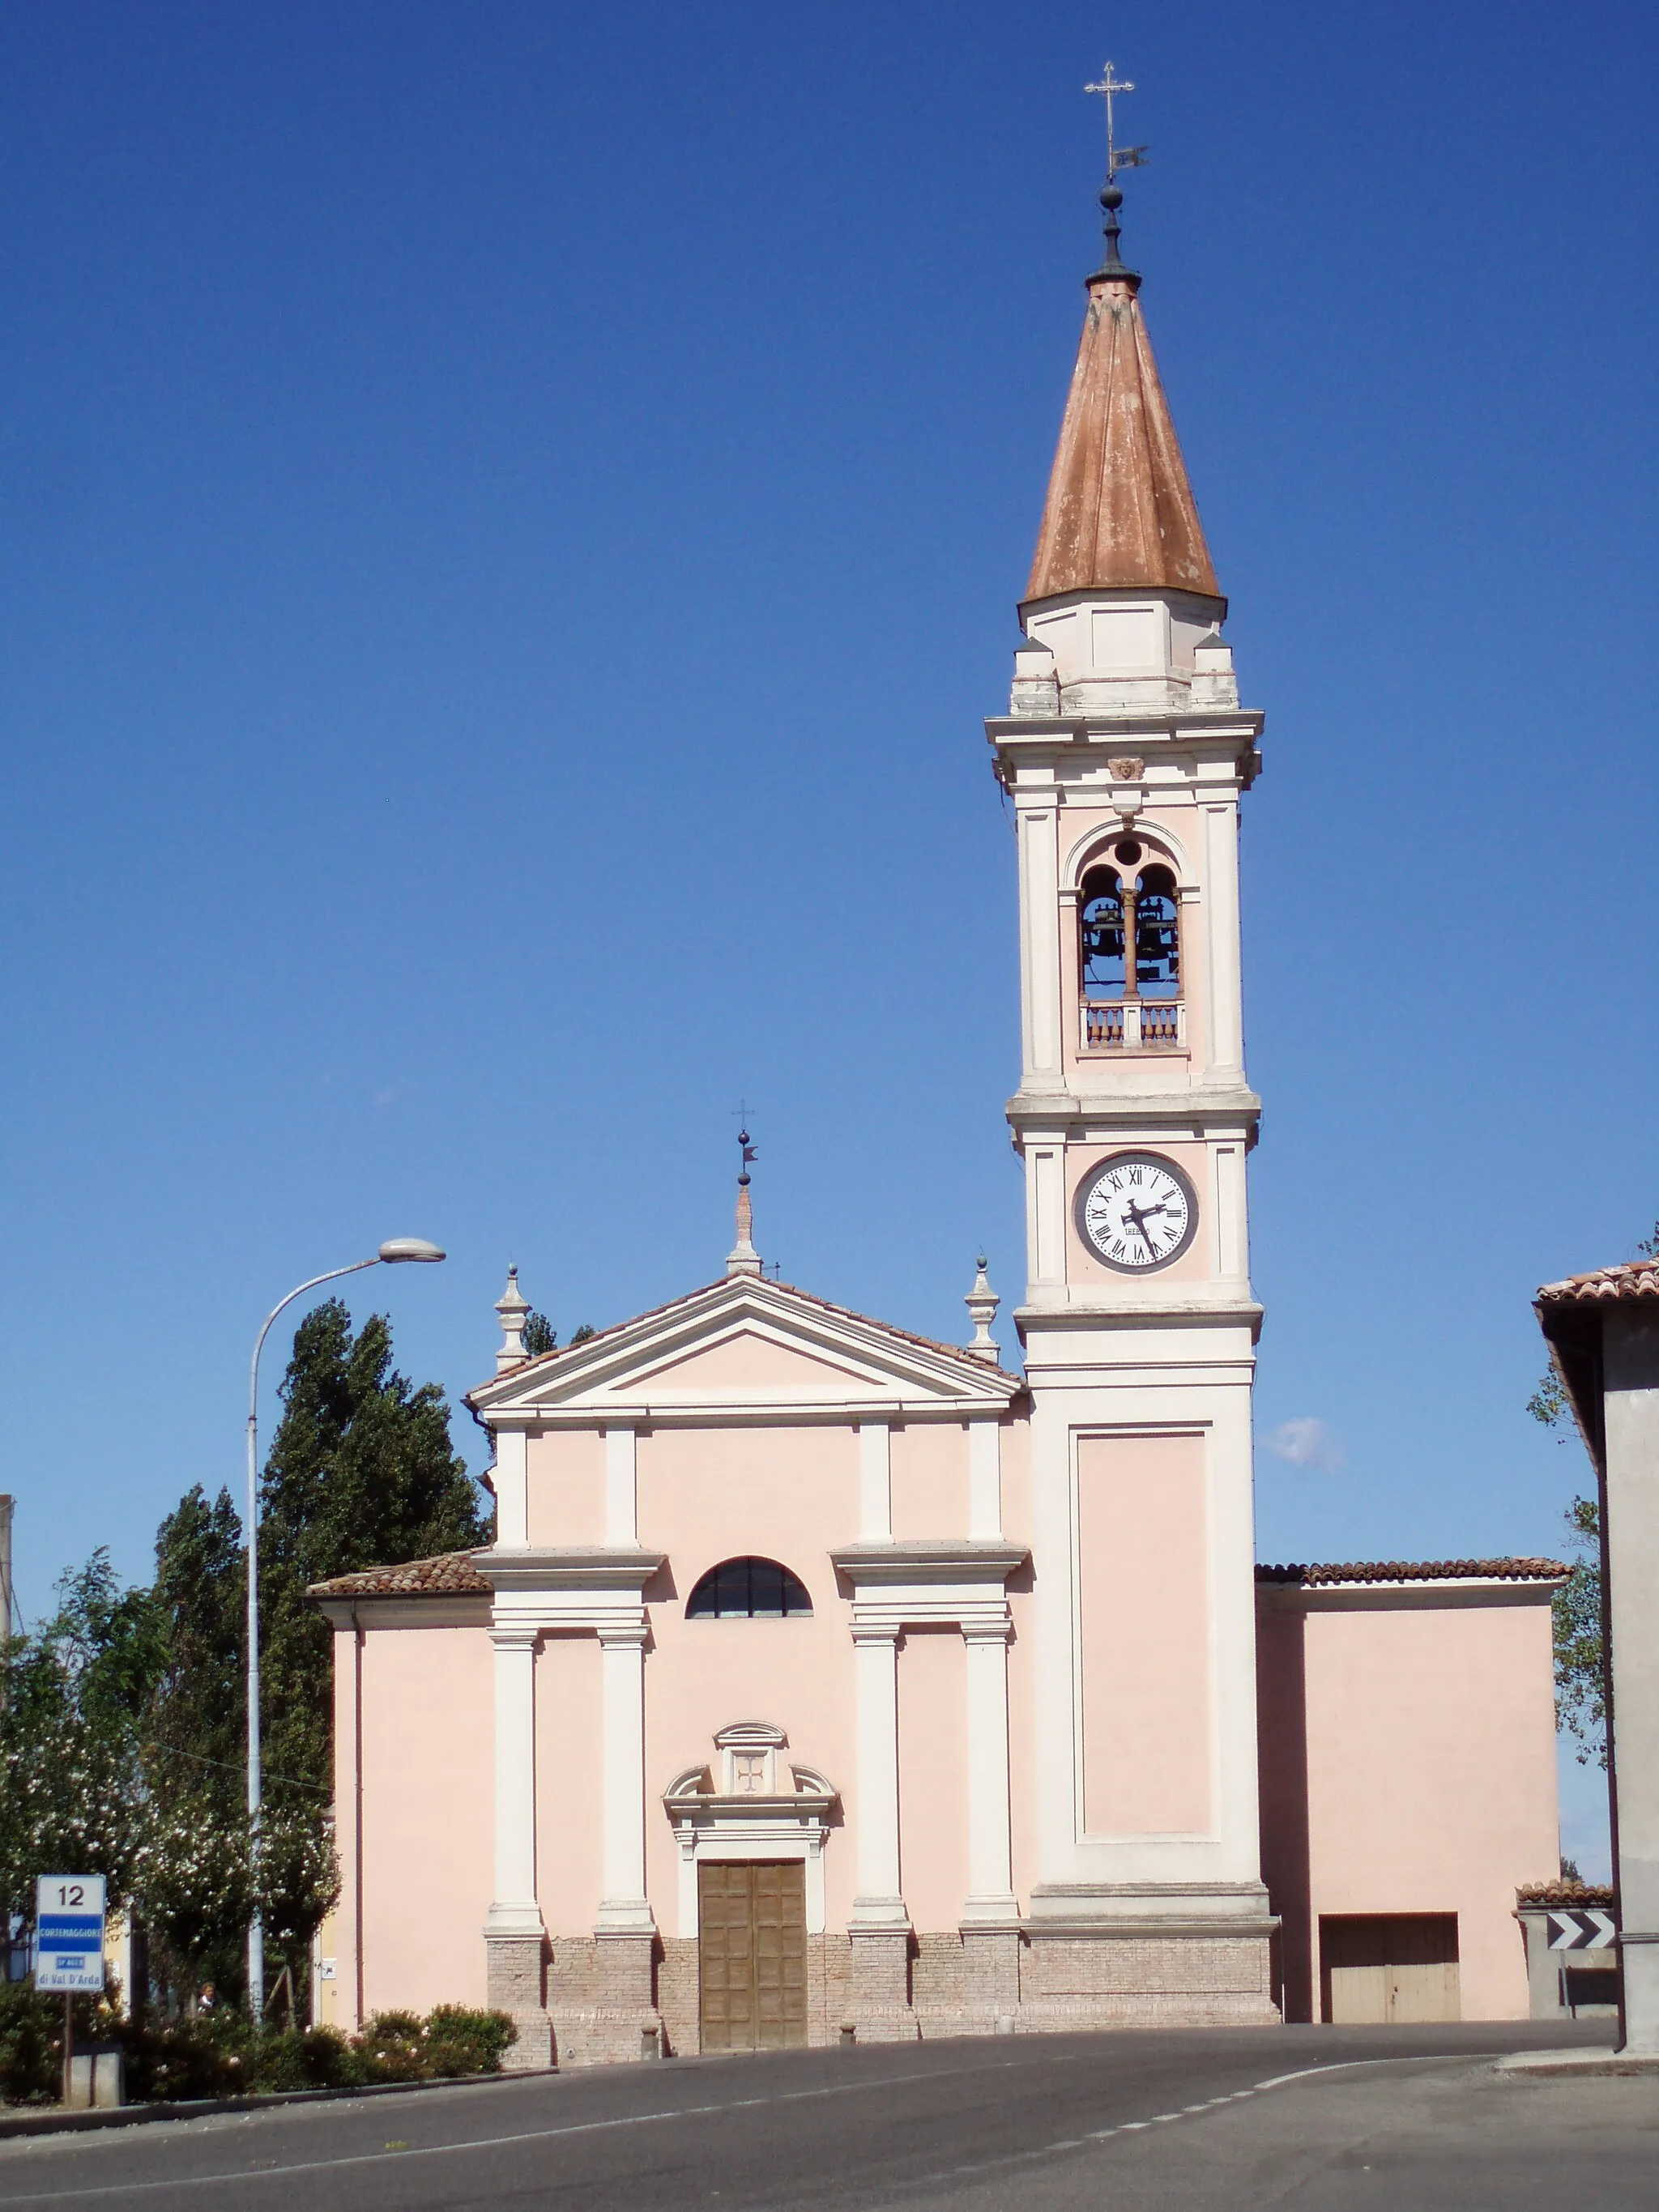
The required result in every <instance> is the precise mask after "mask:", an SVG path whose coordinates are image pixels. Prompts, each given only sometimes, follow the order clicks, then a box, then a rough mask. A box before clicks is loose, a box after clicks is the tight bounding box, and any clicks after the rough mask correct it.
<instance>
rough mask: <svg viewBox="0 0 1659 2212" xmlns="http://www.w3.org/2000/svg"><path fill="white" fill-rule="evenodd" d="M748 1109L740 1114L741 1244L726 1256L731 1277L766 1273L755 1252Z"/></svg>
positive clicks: (739, 1239)
mask: <svg viewBox="0 0 1659 2212" xmlns="http://www.w3.org/2000/svg"><path fill="white" fill-rule="evenodd" d="M748 1110H749V1109H748V1108H747V1107H740V1108H739V1109H738V1111H739V1112H740V1113H741V1114H743V1115H744V1117H745V1118H744V1121H743V1124H742V1126H741V1127H739V1129H738V1241H737V1243H735V1244H734V1245H733V1246H732V1249H731V1250H730V1251H729V1252H728V1253H727V1254H726V1273H727V1274H728V1275H758V1274H761V1273H763V1272H764V1270H763V1267H762V1264H761V1255H760V1254H759V1253H758V1252H757V1250H756V1249H755V1242H754V1228H755V1214H754V1208H753V1207H752V1206H750V1202H749V1169H750V1163H751V1162H752V1161H753V1160H754V1158H755V1147H754V1146H753V1145H751V1144H750V1141H749V1122H748V1120H747V1115H748Z"/></svg>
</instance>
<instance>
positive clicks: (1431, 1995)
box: [1319, 1912, 1463, 2025]
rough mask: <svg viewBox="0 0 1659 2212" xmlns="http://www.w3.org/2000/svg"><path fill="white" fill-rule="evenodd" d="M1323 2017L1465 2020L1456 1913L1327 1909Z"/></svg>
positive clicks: (1322, 1921)
mask: <svg viewBox="0 0 1659 2212" xmlns="http://www.w3.org/2000/svg"><path fill="white" fill-rule="evenodd" d="M1319 1981H1320V1994H1321V1998H1322V2003H1321V2006H1320V2017H1321V2018H1322V2019H1323V2020H1328V2021H1333V2022H1334V2023H1336V2024H1338V2025H1341V2024H1343V2023H1359V2022H1362V2021H1413V2020H1415V2021H1435V2020H1461V2019H1462V2016H1463V2015H1462V2001H1461V1998H1460V1996H1459V1993H1458V1986H1457V1915H1456V1914H1455V1912H1368V1913H1357V1912H1322V1913H1321V1914H1320V1916H1319Z"/></svg>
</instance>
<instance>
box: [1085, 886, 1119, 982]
mask: <svg viewBox="0 0 1659 2212" xmlns="http://www.w3.org/2000/svg"><path fill="white" fill-rule="evenodd" d="M1078 927H1079V931H1080V933H1081V942H1080V945H1079V953H1080V955H1081V960H1082V974H1083V995H1084V997H1085V999H1119V998H1121V997H1122V995H1123V884H1122V882H1121V878H1119V876H1118V872H1117V871H1116V869H1115V868H1091V869H1090V871H1089V872H1088V874H1087V875H1086V876H1085V878H1083V896H1082V898H1081V900H1080V901H1079V905H1078Z"/></svg>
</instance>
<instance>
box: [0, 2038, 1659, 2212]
mask: <svg viewBox="0 0 1659 2212" xmlns="http://www.w3.org/2000/svg"><path fill="white" fill-rule="evenodd" d="M1606 2039H1607V2038H1606V2035H1605V2033H1601V2034H1599V2035H1598V2034H1595V2033H1586V2032H1584V2031H1577V2032H1576V2033H1575V2031H1573V2030H1571V2029H1565V2030H1564V2029H1562V2028H1560V2027H1533V2026H1531V2025H1530V2024H1527V2023H1522V2024H1516V2023H1513V2022H1509V2023H1505V2024H1504V2025H1502V2026H1500V2027H1481V2026H1480V2025H1479V2024H1464V2025H1460V2026H1457V2027H1443V2028H1279V2029H1263V2030H1256V2029H1249V2030H1237V2029H1236V2030H1232V2031H1212V2030H1169V2031H1165V2032H1163V2033H1116V2034H1106V2035H1078V2036H1042V2037H1036V2036H1033V2037H1029V2038H1024V2037H1016V2038H1012V2039H1006V2040H1005V2039H1000V2038H998V2039H987V2040H982V2041H979V2040H975V2041H962V2042H945V2043H929V2044H923V2045H906V2046H902V2047H897V2048H895V2047H891V2046H889V2047H887V2048H874V2047H866V2048H865V2049H862V2050H848V2051H842V2050H832V2051H798V2052H781V2053H778V2054H776V2055H774V2056H769V2057H755V2058H726V2059H671V2060H667V2061H665V2062H663V2063H660V2064H657V2065H651V2066H633V2067H618V2068H612V2069H596V2070H594V2071H592V2072H587V2073H578V2074H569V2075H558V2076H551V2077H550V2076H536V2077H529V2078H523V2079H520V2080H516V2081H515V2080H512V2079H508V2080H506V2081H492V2082H486V2083H481V2084H477V2085H475V2086H469V2087H455V2088H453V2089H436V2090H429V2091H424V2092H421V2093H416V2094H413V2095H409V2096H398V2097H382V2098H371V2099H367V2100H354V2101H348V2102H343V2103H331V2104H324V2105H313V2106H286V2107H279V2108H276V2109H275V2110H266V2111H263V2112H252V2113H239V2114H225V2115H223V2116H216V2117H210V2118H203V2119H199V2120H189V2121H175V2122H168V2123H158V2124H155V2125H153V2126H146V2127H141V2128H131V2129H121V2130H112V2131H110V2132H108V2133H104V2134H99V2135H94V2136H47V2137H36V2138H33V2139H29V2138H24V2139H20V2140H15V2141H12V2142H3V2143H0V2205H3V2206H9V2205H18V2206H33V2205H64V2206H71V2205H87V2206H92V2207H96V2206H122V2207H125V2206H128V2205H131V2206H132V2207H134V2208H135V2212H142V2208H147V2207H150V2206H154V2207H156V2208H157V2209H158V2212H163V2208H167V2207H170V2206H173V2205H177V2206H179V2207H189V2208H194V2207H197V2206H202V2207H207V2206H211V2207H213V2208H214V2212H221V2208H222V2212H244V2208H246V2212H275V2208H276V2207H278V2206H281V2207H282V2208H283V2212H292V2208H294V2207H295V2206H296V2205H301V2206H303V2207H304V2208H305V2212H346V2208H348V2207H349V2208H350V2212H440V2208H441V2212H451V2208H461V2207H467V2208H471V2207H474V2206H476V2207H477V2208H479V2212H484V2208H489V2212H517V2208H526V2212H527V2208H531V2207H536V2208H543V2207H545V2208H550V2212H564V2208H567V2207H568V2208H571V2212H574V2209H575V2208H578V2207H579V2208H580V2212H670V2208H671V2212H751V2208H752V2212H762V2208H765V2209H766V2212H770V2208H773V2207H783V2206H790V2207H796V2206H805V2207H811V2208H812V2212H854V2208H858V2212H864V2208H875V2207H885V2206H894V2207H902V2208H905V2212H931V2208H934V2207H939V2208H943V2207H945V2206H946V2205H948V2206H950V2207H951V2208H952V2212H1005V2208H1006V2207H1009V2206H1012V2205H1014V2204H1016V2203H1017V2204H1018V2206H1019V2208H1020V2212H1085V2208H1087V2212H1102V2208H1103V2207H1108V2208H1110V2212H1133V2209H1134V2208H1137V2207H1139V2206H1142V2205H1146V2206H1154V2205H1156V2206H1160V2207H1175V2206H1178V2207H1180V2208H1182V2212H1205V2208H1208V2207H1211V2206H1214V2207H1216V2208H1218V2212H1221V2208H1225V2212H1248V2208H1250V2207H1254V2206H1257V2205H1261V2206H1267V2205H1269V2204H1271V2205H1274V2206H1281V2205H1295V2206H1307V2207H1318V2208H1325V2207H1331V2208H1338V2209H1339V2212H1348V2208H1351V2207H1352V2208H1360V2207H1371V2206H1376V2207H1386V2208H1387V2209H1388V2212H1402V2208H1403V2212H1418V2208H1421V2212H1436V2208H1438V2207H1441V2206H1445V2207H1447V2208H1450V2207H1453V2206H1455V2207H1456V2208H1457V2212H1480V2208H1483V2207H1486V2206H1488V2205H1490V2206H1492V2207H1493V2208H1497V2207H1498V2206H1502V2207H1504V2208H1505V2212H1508V2208H1511V2207H1528V2206H1531V2205H1534V2204H1536V2205H1539V2206H1543V2205H1546V2204H1549V2205H1559V2204H1561V2203H1571V2204H1573V2206H1574V2207H1575V2212H1600V2208H1601V2207H1603V2206H1606V2207H1607V2208H1609V2212H1611V2208H1613V2207H1614V2206H1617V2207H1619V2208H1620V2212H1624V2208H1626V2207H1628V2206H1630V2205H1632V2204H1637V2203H1654V2202H1655V2201H1656V2200H1659V2082H1654V2081H1646V2080H1640V2081H1632V2080H1628V2079H1624V2080H1613V2081H1589V2082H1580V2081H1559V2080H1545V2081H1517V2080H1516V2079H1514V2078H1504V2077H1498V2076H1496V2075H1493V2073H1492V2069H1491V2067H1490V2065H1489V2063H1486V2057H1485V2056H1484V2054H1492V2053H1497V2052H1500V2051H1515V2050H1522V2049H1528V2048H1532V2049H1536V2048H1539V2047H1541V2046H1543V2045H1552V2044H1562V2043H1565V2042H1568V2041H1570V2040H1577V2041H1581V2042H1583V2041H1598V2040H1606Z"/></svg>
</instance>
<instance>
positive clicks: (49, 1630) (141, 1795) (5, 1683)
mask: <svg viewBox="0 0 1659 2212" xmlns="http://www.w3.org/2000/svg"><path fill="white" fill-rule="evenodd" d="M161 1656H162V1640H161V1626H160V1622H159V1620H158V1617H157V1615H156V1613H155V1607H154V1606H153V1604H152V1602H151V1600H150V1595H149V1592H148V1591H147V1590H143V1589H124V1588H123V1586H122V1585H121V1583H119V1582H118V1580H117V1577H116V1575H115V1572H114V1570H113V1569H112V1566H111V1565H110V1561H109V1554H108V1553H107V1552H105V1551H102V1550H100V1551H97V1552H94V1553H93V1555H92V1558H91V1559H90V1560H89V1561H88V1564H87V1565H85V1566H84V1567H83V1568H82V1569H81V1570H80V1571H79V1572H78V1573H69V1574H65V1575H64V1577H62V1578H61V1580H60V1581H59V1582H58V1610H57V1612H56V1613H55V1614H54V1615H53V1616H52V1619H51V1620H48V1621H47V1622H46V1624H45V1626H42V1627H40V1628H39V1629H36V1630H34V1631H33V1632H30V1633H28V1634H26V1635H23V1636H19V1637H14V1638H12V1639H11V1640H10V1641H9V1642H8V1643H7V1644H5V1645H4V1646H3V1649H0V1891H3V1899H0V1903H3V1905H4V1907H5V1909H7V1910H9V1911H15V1912H22V1913H25V1914H32V1913H33V1909H34V1896H33V1891H34V1878H35V1876H36V1875H40V1874H51V1873H53V1872H56V1871H59V1870H65V1871H69V1872H72V1873H76V1874H101V1875H104V1876H105V1878H106V1881H108V1883H109V1886H110V1890H111V1893H112V1895H114V1896H116V1897H126V1896H129V1895H131V1893H132V1891H133V1889H134V1887H135V1886H136V1884H137V1880H138V1877H139V1875H140V1874H141V1871H142V1869H143V1863H144V1845H145V1841H146V1837H147V1832H148V1793H147V1790H146V1789H145V1785H144V1778H143V1762H142V1758H141V1744H142V1739H143V1723H144V1718H145V1716H146V1714H147V1712H148V1710H149V1703H150V1699H151V1697H152V1695H153V1692H154V1687H155V1680H156V1677H157V1675H158V1674H159V1672H160V1668H161Z"/></svg>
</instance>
